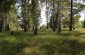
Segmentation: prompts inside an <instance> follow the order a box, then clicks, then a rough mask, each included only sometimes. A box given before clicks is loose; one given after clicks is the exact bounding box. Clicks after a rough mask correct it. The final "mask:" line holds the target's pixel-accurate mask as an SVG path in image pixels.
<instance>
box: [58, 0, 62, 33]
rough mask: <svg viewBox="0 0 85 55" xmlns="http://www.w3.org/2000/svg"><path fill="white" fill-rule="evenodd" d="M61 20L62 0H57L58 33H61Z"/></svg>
mask: <svg viewBox="0 0 85 55" xmlns="http://www.w3.org/2000/svg"><path fill="white" fill-rule="evenodd" d="M61 18H62V0H59V18H58V19H59V20H58V33H60V32H61Z"/></svg>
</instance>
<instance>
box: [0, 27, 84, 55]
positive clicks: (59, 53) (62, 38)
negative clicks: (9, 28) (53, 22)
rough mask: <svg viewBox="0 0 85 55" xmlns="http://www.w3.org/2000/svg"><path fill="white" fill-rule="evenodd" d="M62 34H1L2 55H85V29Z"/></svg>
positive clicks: (50, 31)
mask: <svg viewBox="0 0 85 55" xmlns="http://www.w3.org/2000/svg"><path fill="white" fill-rule="evenodd" d="M68 30H69V29H63V30H62V32H61V33H59V34H58V33H57V31H56V32H53V31H52V30H50V29H49V30H39V31H38V35H33V34H32V32H26V33H25V32H23V31H14V34H13V35H10V32H1V33H0V55H85V29H83V28H77V29H76V30H74V31H72V32H70V31H68Z"/></svg>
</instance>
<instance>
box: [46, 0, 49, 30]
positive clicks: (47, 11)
mask: <svg viewBox="0 0 85 55" xmlns="http://www.w3.org/2000/svg"><path fill="white" fill-rule="evenodd" d="M47 5H48V1H47V0H46V23H47V29H48V28H49V24H48V6H47Z"/></svg>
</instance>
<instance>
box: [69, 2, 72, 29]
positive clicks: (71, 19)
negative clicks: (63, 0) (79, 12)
mask: <svg viewBox="0 0 85 55" xmlns="http://www.w3.org/2000/svg"><path fill="white" fill-rule="evenodd" d="M72 20H73V0H71V17H70V29H69V31H72Z"/></svg>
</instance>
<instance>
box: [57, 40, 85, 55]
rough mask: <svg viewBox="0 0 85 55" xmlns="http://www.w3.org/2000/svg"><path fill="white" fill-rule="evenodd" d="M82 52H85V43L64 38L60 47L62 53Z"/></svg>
mask: <svg viewBox="0 0 85 55" xmlns="http://www.w3.org/2000/svg"><path fill="white" fill-rule="evenodd" d="M81 52H85V43H80V42H79V41H77V40H63V41H62V43H60V45H59V47H58V53H59V54H60V55H61V54H62V55H81V54H80V53H81ZM84 55H85V54H84Z"/></svg>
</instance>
